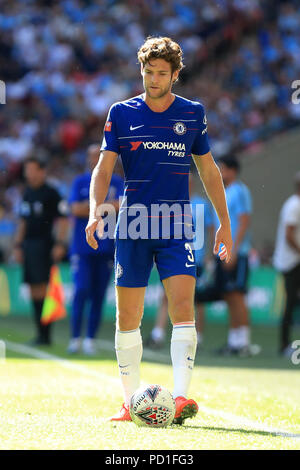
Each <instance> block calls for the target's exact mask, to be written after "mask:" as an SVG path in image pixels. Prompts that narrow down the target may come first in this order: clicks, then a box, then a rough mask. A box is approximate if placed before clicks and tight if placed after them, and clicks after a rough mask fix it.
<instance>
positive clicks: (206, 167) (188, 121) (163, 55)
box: [86, 38, 232, 424]
mask: <svg viewBox="0 0 300 470" xmlns="http://www.w3.org/2000/svg"><path fill="white" fill-rule="evenodd" d="M138 59H139V62H140V64H141V74H142V77H143V85H144V89H145V93H144V94H142V95H140V96H136V97H134V98H131V99H128V100H126V101H123V102H120V103H115V104H114V105H113V106H112V107H111V109H110V111H109V115H108V118H107V122H106V125H105V128H104V139H103V142H102V147H101V150H102V152H101V156H100V159H99V162H98V164H97V165H96V167H95V169H94V171H93V175H92V180H91V187H90V216H89V221H88V224H87V227H86V237H87V241H88V243H89V245H90V246H91V247H92V248H94V249H97V248H98V242H97V240H96V239H95V237H94V233H95V231H96V230H101V214H99V213H98V207H99V205H100V204H102V203H103V201H104V200H105V197H106V194H107V192H108V188H109V184H110V180H111V175H112V172H113V168H114V165H115V162H116V160H117V157H118V155H119V154H120V155H121V159H122V163H123V168H124V173H125V192H124V196H125V197H124V199H123V201H124V203H122V206H121V208H120V213H119V218H118V226H117V231H116V255H115V274H116V301H117V327H116V336H115V347H116V354H117V360H118V364H119V369H120V377H121V383H122V388H123V392H124V404H123V406H122V408H121V410H120V412H119V413H118V414H117V415H116V416H114V417H112V418H111V419H112V420H115V421H130V420H131V417H130V413H129V403H130V398H131V396H132V394H133V393H134V392H135V391H136V389H137V388H138V387H139V385H140V373H139V369H140V362H141V358H142V338H141V333H140V322H141V319H142V315H143V308H144V296H145V290H146V286H147V283H148V279H149V275H150V272H151V269H152V266H153V263H154V262H155V263H156V266H157V269H158V272H159V275H160V279H161V281H162V283H163V286H164V289H165V291H166V295H167V298H168V305H169V314H170V318H171V321H172V324H173V332H172V339H171V358H172V365H173V374H174V389H173V397H174V399H175V402H176V413H175V418H174V423H176V424H182V423H183V421H184V420H185V419H186V418H190V417H193V416H195V415H196V413H197V411H198V405H197V403H196V402H195V401H194V400H192V399H187V395H188V389H189V385H190V381H191V377H192V371H193V363H194V358H195V354H196V346H197V336H196V329H195V320H194V291H195V276H196V263H195V258H194V252H193V249H192V247H191V236H190V235H192V234H191V232H192V230H190V233H189V234H188V233H186V232H184V234H181V237H176V236H177V235H178V229H179V228H180V227H181V229H182V228H184V229H186V228H188V227H190V229H191V226H192V224H191V222H192V215H191V214H187V216H186V217H183V214H184V213H185V209H186V206H188V207H189V208H190V204H189V171H190V164H191V160H192V157H193V160H194V162H195V164H196V167H197V170H198V172H199V174H200V176H201V179H202V181H203V183H204V186H205V189H206V192H207V194H208V196H209V198H210V200H211V201H212V203H213V205H214V207H215V209H216V211H217V214H218V216H219V220H220V226H219V228H218V230H217V232H216V238H215V246H214V252H215V253H216V254H217V253H218V252H219V248H220V245H221V243H223V244H224V248H223V249H222V251H221V253H220V258H221V259H222V260H226V261H227V262H228V261H229V260H230V254H231V247H232V239H231V229H230V220H229V216H228V210H227V204H226V199H225V192H224V186H223V182H222V178H221V175H220V171H219V169H218V167H217V165H216V164H215V162H214V159H213V157H212V155H211V153H210V151H209V144H208V138H207V127H206V125H207V121H206V116H205V113H204V109H203V106H202V105H201V104H200V103H198V102H194V101H190V100H187V99H184V98H182V97H180V96H176V95H174V94H172V93H171V89H172V85H173V84H174V83H175V81H176V80H177V78H178V75H179V72H180V70H181V69H182V67H183V64H182V51H181V48H180V46H179V45H178V44H177V43H175V42H174V41H172V40H171V39H170V38H148V39H147V40H146V42H145V43H144V44H143V45H142V46H141V48H140V49H139V51H138ZM141 204H142V205H143V206H142V207H143V208H144V209H143V210H141ZM173 204H176V210H173V211H172V210H171V209H172V206H173ZM158 205H164V212H165V213H164V214H163V215H157V212H156V209H157V206H158ZM138 207H139V211H140V212H141V213H142V215H141V216H140V217H139V224H137V225H138V226H139V229H140V230H141V232H142V236H140V237H139V236H137V235H139V234H138V233H137V230H136V231H134V230H132V231H131V229H132V228H133V227H134V218H135V217H134V215H131V214H132V213H133V212H134V211H133V209H136V208H138ZM128 208H130V209H129V210H128ZM166 208H169V209H170V211H169V214H168V215H167V214H166V212H167V210H166ZM155 221H158V222H160V223H159V230H156V231H154V233H152V230H150V233H149V227H150V229H152V222H155ZM165 222H168V223H169V224H168V228H169V230H170V231H169V233H166V232H167V230H164V223H165ZM154 225H155V224H154ZM155 227H156V228H157V225H155ZM126 229H127V231H126Z"/></svg>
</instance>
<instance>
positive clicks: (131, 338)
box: [111, 286, 146, 421]
mask: <svg viewBox="0 0 300 470" xmlns="http://www.w3.org/2000/svg"><path fill="white" fill-rule="evenodd" d="M145 291H146V287H122V286H116V305H117V323H116V333H115V348H116V356H117V361H118V366H119V373H120V378H121V385H122V389H123V396H124V404H123V406H122V409H121V411H120V412H119V413H117V414H116V415H115V416H113V417H112V418H111V420H112V421H130V420H131V418H130V414H129V404H130V399H131V397H132V395H133V394H134V392H135V391H136V390H137V389H138V388H139V386H140V363H141V360H142V354H143V343H142V336H141V332H140V323H141V319H142V316H143V311H144V297H145Z"/></svg>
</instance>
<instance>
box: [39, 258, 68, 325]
mask: <svg viewBox="0 0 300 470" xmlns="http://www.w3.org/2000/svg"><path fill="white" fill-rule="evenodd" d="M65 316H66V308H65V299H64V291H63V286H62V282H61V277H60V272H59V268H58V266H56V265H54V266H52V267H51V270H50V279H49V284H48V287H47V293H46V297H45V300H44V305H43V310H42V316H41V323H43V324H44V325H47V324H48V323H51V322H54V321H56V320H60V319H61V318H64V317H65Z"/></svg>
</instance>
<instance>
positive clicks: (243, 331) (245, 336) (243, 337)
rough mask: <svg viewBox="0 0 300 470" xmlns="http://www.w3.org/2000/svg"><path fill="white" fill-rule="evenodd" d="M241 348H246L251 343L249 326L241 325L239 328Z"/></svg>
mask: <svg viewBox="0 0 300 470" xmlns="http://www.w3.org/2000/svg"><path fill="white" fill-rule="evenodd" d="M237 333H238V343H239V348H244V347H246V346H249V344H250V328H249V326H240V327H239V328H237Z"/></svg>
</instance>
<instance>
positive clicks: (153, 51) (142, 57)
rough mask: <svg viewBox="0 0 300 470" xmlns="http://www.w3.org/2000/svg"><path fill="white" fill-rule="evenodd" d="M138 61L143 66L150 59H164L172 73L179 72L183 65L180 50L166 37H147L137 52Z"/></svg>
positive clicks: (177, 45) (175, 43)
mask: <svg viewBox="0 0 300 470" xmlns="http://www.w3.org/2000/svg"><path fill="white" fill-rule="evenodd" d="M137 56H138V60H139V62H140V63H141V64H142V65H143V67H144V66H145V64H146V63H147V62H149V61H150V60H151V59H164V60H165V61H166V62H169V63H170V64H171V69H172V73H174V72H175V71H176V70H179V71H180V70H181V69H182V68H183V67H184V65H183V63H182V49H181V47H180V46H179V44H177V42H175V41H173V40H172V39H170V38H167V37H153V36H148V37H147V39H146V41H145V42H144V44H143V45H142V46H141V47H140V49H139V50H138V54H137Z"/></svg>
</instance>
